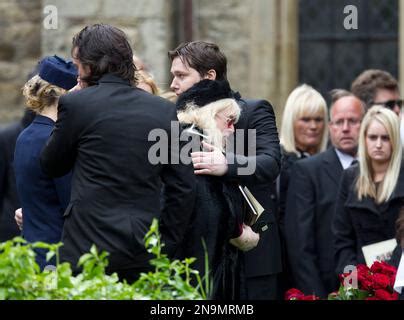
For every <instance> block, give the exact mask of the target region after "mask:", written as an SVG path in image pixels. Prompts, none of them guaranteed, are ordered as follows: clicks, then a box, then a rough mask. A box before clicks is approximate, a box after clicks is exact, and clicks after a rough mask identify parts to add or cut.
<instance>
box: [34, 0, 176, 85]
mask: <svg viewBox="0 0 404 320" xmlns="http://www.w3.org/2000/svg"><path fill="white" fill-rule="evenodd" d="M170 4H171V1H167V0H92V1H83V0H69V1H65V0H43V5H44V6H47V5H54V6H55V7H56V8H57V12H58V28H57V29H54V30H53V29H48V30H47V29H45V28H43V29H42V53H43V54H44V55H50V54H60V55H62V56H68V57H69V56H70V49H71V40H72V37H73V35H74V34H76V33H77V32H78V31H80V30H81V29H82V28H83V27H84V26H85V25H88V24H93V23H107V24H112V25H114V26H116V27H118V28H120V29H122V30H123V31H125V33H126V34H127V36H128V38H129V42H130V43H131V45H132V48H133V49H134V50H135V52H136V54H137V55H138V56H139V57H141V58H142V59H143V60H144V61H145V63H146V65H147V66H148V67H149V68H150V70H151V72H152V73H153V75H154V76H155V78H156V80H157V82H158V84H159V85H160V86H162V87H166V86H167V81H168V80H167V79H168V71H169V68H168V58H167V50H168V49H167V48H169V47H171V39H172V32H173V29H172V28H171V25H170V22H171V20H170V17H171V7H172V6H171V5H170Z"/></svg>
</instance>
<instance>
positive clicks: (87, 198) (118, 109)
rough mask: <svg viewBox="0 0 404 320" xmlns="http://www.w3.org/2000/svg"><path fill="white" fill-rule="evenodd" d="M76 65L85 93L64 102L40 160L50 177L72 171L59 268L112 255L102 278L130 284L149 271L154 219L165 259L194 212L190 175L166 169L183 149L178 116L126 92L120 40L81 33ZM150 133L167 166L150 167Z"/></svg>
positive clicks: (105, 29) (155, 100)
mask: <svg viewBox="0 0 404 320" xmlns="http://www.w3.org/2000/svg"><path fill="white" fill-rule="evenodd" d="M72 55H73V62H74V63H75V64H76V65H77V68H78V72H79V80H80V82H81V83H84V84H85V85H86V86H87V87H86V88H84V89H82V90H79V91H75V92H72V93H69V94H67V95H65V96H62V97H61V98H60V100H59V105H58V120H57V122H56V125H55V129H54V131H53V133H52V135H51V137H50V139H49V141H48V143H47V145H46V147H45V148H44V150H43V152H42V154H41V165H42V167H43V169H44V171H45V172H46V173H47V174H48V175H49V176H52V177H59V176H62V175H64V174H66V173H67V172H69V171H70V170H71V169H73V177H72V191H71V199H70V203H69V205H68V207H67V209H66V211H65V214H64V216H65V223H64V228H63V236H62V241H63V243H64V246H63V247H62V248H61V259H62V260H64V261H68V262H70V263H71V264H72V267H73V268H75V267H76V265H77V261H78V259H79V258H80V256H81V255H83V254H84V253H86V252H88V251H89V250H90V247H91V246H92V244H95V245H96V246H97V247H98V249H100V250H105V251H107V252H109V254H110V255H109V265H108V268H107V272H108V273H112V272H117V273H118V276H119V277H120V278H121V279H126V280H127V281H128V282H132V281H134V280H136V279H137V277H138V276H139V274H140V272H144V271H147V270H149V269H150V268H151V266H150V265H149V259H150V254H149V253H148V252H147V251H146V249H145V246H144V240H143V238H144V236H145V234H146V233H147V232H148V230H149V228H150V225H151V222H152V220H153V218H160V231H161V234H162V237H163V239H162V240H163V242H164V243H165V247H164V249H165V250H166V251H167V253H168V254H169V255H170V256H173V255H174V254H175V251H176V248H177V246H178V244H179V243H180V242H181V240H182V238H183V234H184V227H183V226H184V225H186V224H187V223H188V220H189V217H190V214H191V212H192V209H193V203H194V175H193V172H192V166H190V165H184V164H182V163H181V162H179V164H172V163H175V162H174V161H175V160H178V159H176V155H177V154H178V153H179V150H173V149H172V147H171V146H175V145H176V143H178V139H179V137H174V136H172V135H171V122H172V121H178V120H177V116H176V109H175V106H174V105H173V104H172V103H171V102H168V101H166V100H164V99H162V98H159V97H156V96H153V95H150V94H149V93H146V92H145V91H143V90H141V89H138V88H135V87H134V86H133V85H132V84H133V83H134V82H135V70H136V69H135V66H134V64H133V58H132V57H133V53H132V49H131V47H130V45H129V43H128V40H127V38H126V36H125V34H124V33H123V32H122V31H121V30H119V29H117V28H115V27H112V26H109V25H103V24H96V25H92V26H88V27H85V28H84V29H83V30H81V31H80V32H79V33H78V34H77V35H76V36H75V37H74V38H73V47H72ZM153 129H159V130H160V131H161V130H163V131H164V132H165V133H166V136H167V150H168V155H171V156H172V158H169V159H170V162H169V163H158V164H153V163H152V162H151V161H150V160H149V159H148V155H149V150H150V148H151V146H152V145H153V141H149V139H148V136H149V133H150V132H151V131H152V130H153ZM170 142H171V143H170ZM177 163H178V162H177ZM161 181H163V182H164V184H165V194H164V195H165V201H164V206H163V209H160V192H161ZM75 271H77V270H75Z"/></svg>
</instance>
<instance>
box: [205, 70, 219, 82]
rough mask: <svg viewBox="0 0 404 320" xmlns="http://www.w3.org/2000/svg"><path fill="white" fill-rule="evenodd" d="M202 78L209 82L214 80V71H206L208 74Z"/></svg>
mask: <svg viewBox="0 0 404 320" xmlns="http://www.w3.org/2000/svg"><path fill="white" fill-rule="evenodd" d="M203 78H204V79H209V80H216V70H214V69H210V70H208V72H206V75H205V76H204V77H203Z"/></svg>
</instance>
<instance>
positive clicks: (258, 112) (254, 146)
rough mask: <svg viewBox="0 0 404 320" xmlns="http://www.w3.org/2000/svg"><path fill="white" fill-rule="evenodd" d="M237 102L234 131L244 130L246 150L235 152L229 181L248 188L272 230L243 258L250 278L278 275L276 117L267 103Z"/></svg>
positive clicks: (228, 175) (230, 166) (278, 167)
mask: <svg viewBox="0 0 404 320" xmlns="http://www.w3.org/2000/svg"><path fill="white" fill-rule="evenodd" d="M238 102H239V105H240V106H241V109H242V112H241V116H240V119H239V121H238V122H237V123H236V126H235V129H243V130H244V149H243V150H237V148H235V151H236V159H235V161H231V162H230V164H229V169H228V172H227V174H226V177H228V178H231V179H237V180H238V182H239V183H242V184H243V185H246V186H247V187H248V189H249V190H250V191H251V193H252V194H253V195H254V196H255V198H256V199H257V200H258V201H259V202H260V203H261V205H262V206H263V207H264V208H265V212H264V213H263V215H262V217H260V219H262V220H265V221H266V222H267V225H268V227H269V228H268V230H266V231H264V232H261V235H260V241H259V242H258V246H257V247H256V248H254V249H253V250H251V251H248V252H246V253H245V254H244V257H245V259H244V260H245V263H244V266H245V273H246V276H247V277H256V276H264V275H272V274H277V273H280V272H281V270H282V260H281V247H280V239H279V230H278V225H277V223H276V217H275V212H276V204H275V199H273V198H271V194H274V193H273V191H272V192H271V190H272V188H273V187H274V181H275V179H276V177H277V176H278V174H279V170H280V158H281V157H280V148H279V138H278V131H277V128H276V121H275V114H274V111H273V108H272V106H271V105H270V104H269V103H268V102H267V101H265V100H239V101H238ZM248 129H252V130H254V129H255V130H256V140H255V142H254V139H248ZM238 151H239V152H238ZM254 163H255V164H254ZM254 166H255V170H254V173H253V174H248V171H249V170H247V172H245V171H244V172H243V170H246V168H248V167H250V168H253V167H254ZM246 173H247V174H246ZM274 290H275V288H274Z"/></svg>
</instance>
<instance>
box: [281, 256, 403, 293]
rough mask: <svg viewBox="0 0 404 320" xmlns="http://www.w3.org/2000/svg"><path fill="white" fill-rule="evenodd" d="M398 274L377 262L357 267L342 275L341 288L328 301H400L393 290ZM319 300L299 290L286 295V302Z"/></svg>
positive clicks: (292, 290)
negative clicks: (368, 265)
mask: <svg viewBox="0 0 404 320" xmlns="http://www.w3.org/2000/svg"><path fill="white" fill-rule="evenodd" d="M396 273H397V269H396V268H395V267H393V266H391V265H389V264H387V263H385V262H379V261H376V262H374V263H373V265H372V266H371V268H368V267H367V266H366V265H363V264H360V265H357V266H356V269H355V270H354V272H351V273H344V274H341V275H340V281H341V285H340V288H339V290H338V291H336V292H333V293H330V294H329V295H328V300H398V293H397V292H395V291H394V289H393V286H394V282H395V280H396ZM319 299H320V298H318V297H316V296H315V295H308V296H307V295H304V293H302V292H301V291H299V290H297V289H289V290H288V291H287V292H286V293H285V300H319Z"/></svg>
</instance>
